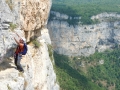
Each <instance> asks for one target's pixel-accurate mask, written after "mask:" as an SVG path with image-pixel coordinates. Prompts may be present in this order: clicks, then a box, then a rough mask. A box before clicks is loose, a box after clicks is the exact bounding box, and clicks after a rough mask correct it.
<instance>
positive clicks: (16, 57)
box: [14, 33, 27, 72]
mask: <svg viewBox="0 0 120 90" xmlns="http://www.w3.org/2000/svg"><path fill="white" fill-rule="evenodd" d="M16 34H17V33H16ZM17 36H18V37H19V38H20V39H19V41H18V40H17V39H16V38H15V37H14V39H15V41H16V43H17V44H18V46H17V49H16V51H15V54H14V63H15V65H16V67H17V69H18V70H19V71H20V72H24V70H23V68H22V66H21V64H20V61H21V59H22V55H23V54H22V52H23V51H24V49H25V48H24V42H25V41H24V39H23V38H21V37H20V36H19V35H18V34H17ZM26 52H27V50H26ZM25 54H26V53H25ZM25 54H24V55H25Z"/></svg>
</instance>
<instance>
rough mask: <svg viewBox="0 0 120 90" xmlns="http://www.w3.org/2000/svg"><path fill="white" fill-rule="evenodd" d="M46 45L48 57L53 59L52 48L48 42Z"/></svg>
mask: <svg viewBox="0 0 120 90" xmlns="http://www.w3.org/2000/svg"><path fill="white" fill-rule="evenodd" d="M47 46H48V52H49V57H50V59H51V60H52V61H53V48H52V46H51V45H50V44H48V45H47Z"/></svg>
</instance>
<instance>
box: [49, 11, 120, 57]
mask: <svg viewBox="0 0 120 90" xmlns="http://www.w3.org/2000/svg"><path fill="white" fill-rule="evenodd" d="M54 14H55V12H54ZM54 16H55V17H54V18H53V20H50V21H49V23H48V29H49V32H50V37H51V41H52V45H53V48H54V50H55V51H56V52H58V53H59V54H64V55H70V56H77V55H84V56H88V55H90V54H93V53H94V52H95V51H99V52H101V51H104V50H106V49H110V48H114V47H115V46H116V45H119V44H120V26H119V25H120V21H119V20H120V15H119V14H116V13H102V14H99V15H97V16H93V17H92V19H99V21H100V23H99V24H95V25H74V26H73V25H69V24H68V23H67V22H66V21H63V19H65V20H66V18H63V15H62V14H61V15H60V14H59V15H58V13H56V14H55V15H54ZM64 16H65V15H64ZM68 17H69V16H68ZM60 18H62V19H60Z"/></svg>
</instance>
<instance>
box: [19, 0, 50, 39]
mask: <svg viewBox="0 0 120 90" xmlns="http://www.w3.org/2000/svg"><path fill="white" fill-rule="evenodd" d="M20 6H21V9H20V19H21V20H20V21H21V28H22V30H24V31H26V32H25V35H26V38H27V41H29V39H30V38H31V37H35V36H39V35H40V34H41V32H40V29H41V28H42V27H44V26H45V25H46V24H47V19H48V16H49V11H50V7H51V0H22V1H21V2H20Z"/></svg>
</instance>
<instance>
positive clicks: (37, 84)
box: [0, 29, 59, 90]
mask: <svg viewBox="0 0 120 90" xmlns="http://www.w3.org/2000/svg"><path fill="white" fill-rule="evenodd" d="M42 31H43V32H42V35H43V36H44V34H47V35H45V36H47V38H48V37H49V36H48V35H49V34H48V33H46V32H48V30H47V29H43V30H42ZM43 36H42V37H43ZM42 37H39V38H38V40H39V42H40V43H41V46H40V48H39V49H37V50H36V49H35V48H34V46H33V45H29V46H28V53H27V55H26V56H24V57H23V58H22V61H21V64H22V66H23V68H24V70H25V72H24V73H21V72H19V71H17V70H16V69H15V65H14V61H13V58H12V57H10V58H6V60H4V62H3V63H1V64H0V90H59V86H58V84H57V83H56V75H55V73H54V70H53V66H52V62H51V60H50V58H49V53H48V48H47V45H46V44H48V43H49V42H45V39H44V38H42ZM49 44H50V43H49Z"/></svg>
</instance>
